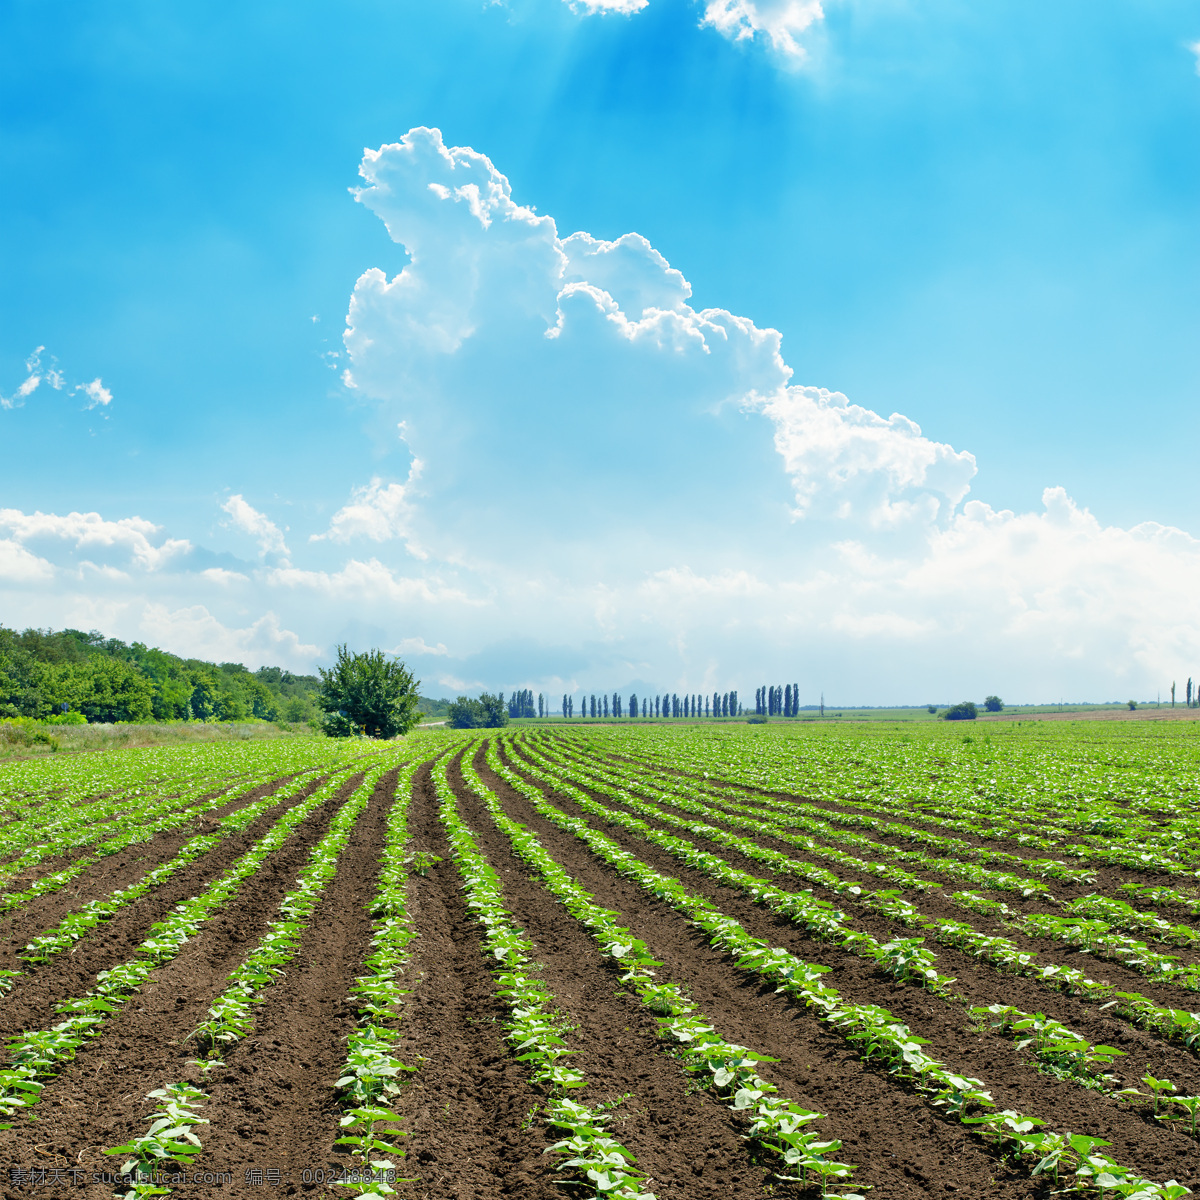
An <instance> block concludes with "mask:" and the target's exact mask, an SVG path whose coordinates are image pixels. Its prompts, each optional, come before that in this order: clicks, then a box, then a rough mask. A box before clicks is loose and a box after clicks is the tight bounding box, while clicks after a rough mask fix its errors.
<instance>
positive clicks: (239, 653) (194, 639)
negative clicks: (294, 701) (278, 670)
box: [139, 604, 321, 670]
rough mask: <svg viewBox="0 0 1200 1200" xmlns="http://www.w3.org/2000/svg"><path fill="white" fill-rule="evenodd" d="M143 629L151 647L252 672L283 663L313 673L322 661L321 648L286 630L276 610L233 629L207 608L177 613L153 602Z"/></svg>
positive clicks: (194, 607) (143, 619) (195, 607)
mask: <svg viewBox="0 0 1200 1200" xmlns="http://www.w3.org/2000/svg"><path fill="white" fill-rule="evenodd" d="M139 628H140V630H141V632H142V633H143V634H144V635H145V638H146V640H147V641H149V642H150V643H151V644H152V645H156V646H162V647H164V648H168V649H170V650H171V651H172V653H174V654H178V655H180V656H182V657H184V658H200V659H205V660H207V661H209V662H241V663H245V664H246V665H247V666H248V667H251V668H252V669H255V668H258V667H261V666H279V665H284V666H289V667H292V668H294V669H300V670H311V669H312V667H313V665H314V664H315V663H316V662H317V660H318V659H320V658H321V650H320V647H319V646H313V645H308V644H306V643H304V642H302V641H301V640H300V638H299V637H298V636H297V635H296V634H294V633H293V632H292V631H291V630H289V629H283V628H281V627H280V624H279V618H278V617H276V615H275V614H274V613H273V612H267V613H264V614H263V615H262V616H261V617H259V618H258V620H257V621H254V622H253V623H252V624H251V625H248V626H246V627H245V628H243V629H230V628H228V627H227V626H225V625H223V624H222V623H221V622H220V621H219V620H217V618H216V617H214V616H213V615H212V613H210V612H209V611H208V609H207V608H205V607H204V605H202V604H193V605H190V606H189V607H187V608H178V609H174V610H171V609H168V608H167V606H166V605H164V604H148V605H146V607H145V610H144V611H143V613H142V617H141V621H140V623H139Z"/></svg>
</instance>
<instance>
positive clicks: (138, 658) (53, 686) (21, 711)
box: [0, 626, 321, 723]
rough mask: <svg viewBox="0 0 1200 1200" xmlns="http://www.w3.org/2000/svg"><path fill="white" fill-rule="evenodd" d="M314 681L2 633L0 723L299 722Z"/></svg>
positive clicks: (72, 637)
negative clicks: (11, 719)
mask: <svg viewBox="0 0 1200 1200" xmlns="http://www.w3.org/2000/svg"><path fill="white" fill-rule="evenodd" d="M320 687H321V681H320V679H319V678H317V676H315V675H294V674H293V673H292V672H290V671H285V670H283V669H282V668H281V667H262V668H260V669H259V670H258V671H255V672H253V673H252V672H251V671H249V670H248V669H247V668H246V667H245V666H244V665H243V664H241V663H228V662H227V663H211V662H205V661H203V660H202V659H196V658H180V657H179V656H178V655H175V654H171V653H169V652H167V651H166V650H159V649H156V648H152V647H150V646H146V645H145V644H143V643H142V642H132V643H128V644H127V643H125V642H123V641H121V640H120V639H118V638H108V637H105V636H104V635H103V634H102V633H100V632H98V631H97V630H92V631H91V632H88V633H84V632H83V631H82V630H79V629H63V630H59V631H57V632H55V631H54V630H51V629H26V630H24V631H23V632H21V633H18V632H17V631H16V630H14V629H8V628H5V627H4V626H0V718H4V717H30V718H32V719H34V720H39V721H45V720H55V721H58V722H60V723H64V722H65V723H69V722H76V721H88V722H96V721H108V722H115V721H208V720H216V721H240V720H246V719H248V718H251V717H258V718H260V719H262V720H266V721H276V720H286V721H307V720H310V719H315V718H316V717H317V716H318V715H319V712H320V709H319V706H318V704H317V694H318V692H319V691H320Z"/></svg>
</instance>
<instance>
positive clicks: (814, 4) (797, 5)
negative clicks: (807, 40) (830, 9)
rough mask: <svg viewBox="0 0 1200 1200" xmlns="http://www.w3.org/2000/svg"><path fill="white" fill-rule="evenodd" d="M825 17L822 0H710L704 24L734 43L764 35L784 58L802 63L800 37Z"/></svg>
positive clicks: (707, 4)
mask: <svg viewBox="0 0 1200 1200" xmlns="http://www.w3.org/2000/svg"><path fill="white" fill-rule="evenodd" d="M824 17H825V13H824V11H823V9H822V8H821V5H820V0H708V2H707V3H706V4H705V6H704V17H703V19H702V20H701V22H700V23H701V24H702V25H711V26H712V28H714V29H715V30H717V32H718V33H721V34H723V35H724V36H725V37H727V38H729V39H730V40H731V41H737V42H741V41H749V40H752V39H754V38H757V37H759V36H760V35H761V36H762V37H763V38H764V39H765V40H767V41H768V42H770V44H771V46H772V48H773V49H775V50H777V51H778V52H779V53H780V54H783V55H786V56H787V57H788V58H791V59H797V60H798V59H802V58H804V57H805V54H806V51H805V49H804V47H803V45H801V43H800V41H799V38H800V35H801V34H802V33H804V32H805V31H806V30H807V29H808V28H809V27H810V26H812V25H813V24H815V23H816V22H817V21H821V20H823V19H824Z"/></svg>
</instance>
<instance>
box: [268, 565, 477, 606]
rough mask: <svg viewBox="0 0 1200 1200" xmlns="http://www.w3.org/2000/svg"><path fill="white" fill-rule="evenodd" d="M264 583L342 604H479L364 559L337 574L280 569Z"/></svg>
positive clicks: (433, 582)
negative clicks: (452, 602) (447, 602)
mask: <svg viewBox="0 0 1200 1200" xmlns="http://www.w3.org/2000/svg"><path fill="white" fill-rule="evenodd" d="M266 581H267V582H268V583H269V584H271V585H272V586H276V587H283V588H289V589H293V590H296V591H301V592H307V593H309V594H312V595H317V596H321V597H324V598H328V599H332V600H337V601H340V602H343V603H353V602H360V603H362V604H381V605H406V604H412V603H414V602H425V603H430V604H435V603H443V602H446V601H454V602H457V603H464V604H476V605H478V604H479V603H480V601H479V600H471V599H470V598H469V597H468V596H467V594H466V593H465V592H464V591H462V590H461V589H459V588H457V587H454V586H450V585H447V584H445V583H443V582H441V581H440V580H438V579H437V578H436V577H427V576H423V575H418V576H406V575H401V574H398V573H397V572H394V571H393V570H392V569H391V568H390V567H388V566H386V565H385V564H384V563H382V562H380V561H379V559H377V558H372V559H368V560H367V561H366V562H363V561H362V560H361V559H356V558H352V559H350V560H349V562H347V563H346V564H345V565H344V566H343V567H342V568H341V569H340V570H338V571H312V570H301V569H300V568H297V567H291V566H281V567H277V568H275V569H274V570H271V571H269V572H268V573H267V575H266Z"/></svg>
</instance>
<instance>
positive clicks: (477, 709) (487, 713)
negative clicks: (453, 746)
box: [449, 692, 508, 729]
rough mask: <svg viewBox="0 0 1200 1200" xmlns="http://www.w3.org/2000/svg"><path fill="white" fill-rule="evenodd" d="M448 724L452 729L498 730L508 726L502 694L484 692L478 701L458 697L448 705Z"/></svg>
mask: <svg viewBox="0 0 1200 1200" xmlns="http://www.w3.org/2000/svg"><path fill="white" fill-rule="evenodd" d="M449 720H450V724H451V726H452V727H453V728H454V729H499V728H500V727H501V726H502V725H507V724H508V708H507V706H506V705H505V703H504V693H503V692H498V693H497V694H496V695H494V696H493V695H491V694H490V693H489V692H484V693H483V694H482V695H481V696H480V697H479V699H478V700H472V699H471V698H470V697H469V696H459V698H458V699H457V700H455V701H454V703H453V704H451V705H450V716H449Z"/></svg>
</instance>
